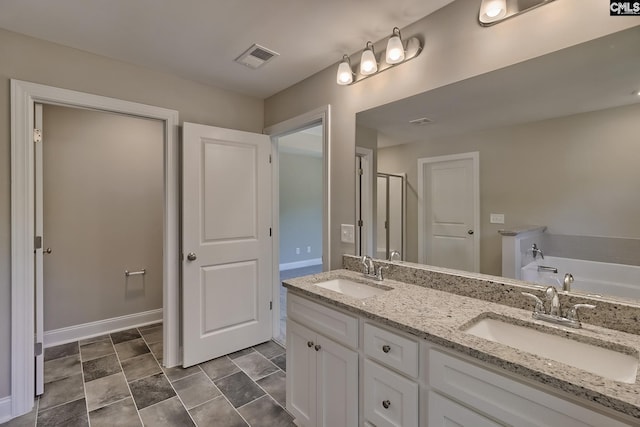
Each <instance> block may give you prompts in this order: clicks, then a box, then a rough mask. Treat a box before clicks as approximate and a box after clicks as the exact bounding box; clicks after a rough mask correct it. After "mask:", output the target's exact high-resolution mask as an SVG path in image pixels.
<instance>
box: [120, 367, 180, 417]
mask: <svg viewBox="0 0 640 427" xmlns="http://www.w3.org/2000/svg"><path fill="white" fill-rule="evenodd" d="M129 387H130V388H131V394H132V395H133V400H134V401H135V402H136V406H137V407H138V409H142V408H146V407H147V406H150V405H153V404H156V403H158V402H162V401H163V400H167V399H169V398H171V397H173V396H175V395H176V392H175V391H173V388H172V387H171V383H169V380H168V379H167V377H166V376H165V375H164V374H156V375H152V376H150V377H146V378H142V379H140V380H136V381H132V382H130V383H129Z"/></svg>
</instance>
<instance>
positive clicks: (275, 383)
mask: <svg viewBox="0 0 640 427" xmlns="http://www.w3.org/2000/svg"><path fill="white" fill-rule="evenodd" d="M256 382H257V383H258V385H259V386H260V387H262V388H263V389H264V391H266V392H267V393H269V395H271V397H273V398H274V400H275V401H276V402H278V403H279V404H280V405H282V407H283V408H284V407H285V406H287V390H286V382H287V378H286V375H285V374H284V373H283V372H282V371H278V372H275V373H273V374H271V375H269V376H266V377H264V378H261V379H259V380H258V381H256Z"/></svg>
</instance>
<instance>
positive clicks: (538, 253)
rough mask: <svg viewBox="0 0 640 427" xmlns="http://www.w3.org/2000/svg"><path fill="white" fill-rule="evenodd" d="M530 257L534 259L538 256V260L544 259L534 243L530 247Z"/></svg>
mask: <svg viewBox="0 0 640 427" xmlns="http://www.w3.org/2000/svg"><path fill="white" fill-rule="evenodd" d="M531 255H533V259H536V257H537V256H538V255H540V259H544V254H543V253H542V249H538V245H536V244H535V243H534V244H533V245H531Z"/></svg>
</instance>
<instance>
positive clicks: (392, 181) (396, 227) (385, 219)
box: [375, 172, 405, 259]
mask: <svg viewBox="0 0 640 427" xmlns="http://www.w3.org/2000/svg"><path fill="white" fill-rule="evenodd" d="M376 187H377V221H376V243H377V245H376V254H375V257H376V258H380V259H390V257H391V253H392V252H394V251H396V252H398V253H399V254H400V258H401V259H404V258H403V256H404V253H405V250H404V242H405V236H404V234H405V231H404V223H405V221H404V215H405V177H404V175H398V174H389V173H382V172H379V173H378V177H377V185H376Z"/></svg>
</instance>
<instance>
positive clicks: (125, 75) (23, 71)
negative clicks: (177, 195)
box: [0, 30, 264, 398]
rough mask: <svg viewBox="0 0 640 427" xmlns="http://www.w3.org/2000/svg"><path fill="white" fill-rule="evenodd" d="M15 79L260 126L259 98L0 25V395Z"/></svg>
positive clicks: (190, 117)
mask: <svg viewBox="0 0 640 427" xmlns="http://www.w3.org/2000/svg"><path fill="white" fill-rule="evenodd" d="M11 78H15V79H19V80H26V81H31V82H36V83H41V84H46V85H51V86H57V87H62V88H66V89H73V90H78V91H83V92H89V93H94V94H98V95H104V96H109V97H113V98H120V99H124V100H128V101H135V102H141V103H145V104H150V105H155V106H160V107H164V108H170V109H174V110H178V112H179V114H180V120H181V121H189V122H197V123H204V124H208V125H214V126H221V127H227V128H233V129H240V130H246V131H253V132H260V131H261V130H262V128H263V118H264V102H263V101H262V100H259V99H256V98H252V97H248V96H244V95H238V94H235V93H233V92H229V91H226V90H223V89H218V88H214V87H210V86H205V85H202V84H198V83H194V82H191V81H188V80H184V79H180V78H178V77H174V76H171V75H168V74H163V73H159V72H156V71H153V70H149V69H145V68H142V67H137V66H134V65H130V64H126V63H123V62H119V61H114V60H111V59H108V58H105V57H101V56H97V55H92V54H88V53H86V52H83V51H80V50H76V49H71V48H66V47H63V46H59V45H56V44H53V43H48V42H44V41H41V40H38V39H34V38H30V37H25V36H22V35H19V34H16V33H12V32H8V31H5V30H0V398H2V397H4V396H7V395H9V394H10V392H11V391H10V380H9V378H10V375H9V371H10V354H11V352H10V344H11V308H10V307H11V271H10V268H11V257H10V253H11V245H10V237H11V229H10V226H11V225H10V216H11V207H10V201H11V194H10V188H11V184H10V166H11V156H10V110H11V106H10V90H9V79H11Z"/></svg>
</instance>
